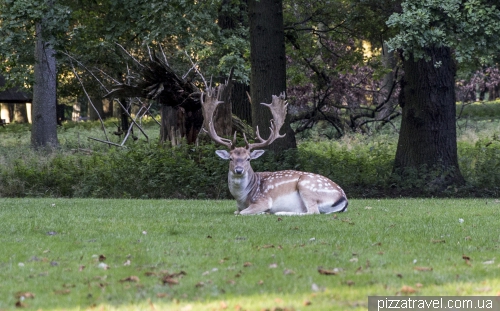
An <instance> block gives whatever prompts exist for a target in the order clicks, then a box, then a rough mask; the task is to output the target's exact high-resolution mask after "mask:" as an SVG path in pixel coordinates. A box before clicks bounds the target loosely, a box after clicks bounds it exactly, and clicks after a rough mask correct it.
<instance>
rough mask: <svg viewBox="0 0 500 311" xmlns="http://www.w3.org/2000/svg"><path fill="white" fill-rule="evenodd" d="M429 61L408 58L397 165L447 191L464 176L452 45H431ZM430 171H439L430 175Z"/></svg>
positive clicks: (434, 187) (402, 170)
mask: <svg viewBox="0 0 500 311" xmlns="http://www.w3.org/2000/svg"><path fill="white" fill-rule="evenodd" d="M427 56H428V57H429V60H428V61H426V60H424V59H420V60H417V61H415V60H414V59H413V57H412V56H409V57H407V58H406V59H404V60H403V68H404V73H405V76H404V83H403V89H402V93H401V96H400V105H401V107H402V109H403V115H402V120H401V130H400V133H399V140H398V146H397V151H396V159H395V163H394V165H395V166H394V168H395V172H396V173H402V174H405V172H406V173H408V172H413V173H415V172H417V176H415V175H413V176H414V177H418V178H421V179H424V180H426V181H427V182H428V187H429V189H428V190H442V189H444V188H446V187H447V186H449V185H452V184H462V183H463V182H464V179H463V177H462V174H461V173H460V169H459V167H458V156H457V139H456V125H455V115H456V103H455V73H456V68H455V64H454V63H453V59H452V55H451V50H450V49H449V48H429V49H427ZM430 171H434V173H436V172H438V175H433V174H429V172H430Z"/></svg>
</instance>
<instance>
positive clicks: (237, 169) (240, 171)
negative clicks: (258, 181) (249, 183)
mask: <svg viewBox="0 0 500 311" xmlns="http://www.w3.org/2000/svg"><path fill="white" fill-rule="evenodd" d="M243 171H244V170H243V167H241V166H237V167H235V168H234V172H235V173H236V174H243Z"/></svg>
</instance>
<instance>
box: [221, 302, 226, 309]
mask: <svg viewBox="0 0 500 311" xmlns="http://www.w3.org/2000/svg"><path fill="white" fill-rule="evenodd" d="M220 308H221V309H227V303H226V302H225V301H221V302H220Z"/></svg>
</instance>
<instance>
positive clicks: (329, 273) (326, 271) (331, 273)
mask: <svg viewBox="0 0 500 311" xmlns="http://www.w3.org/2000/svg"><path fill="white" fill-rule="evenodd" d="M318 272H319V274H323V275H337V274H338V273H339V271H338V270H337V269H333V270H327V269H323V268H318Z"/></svg>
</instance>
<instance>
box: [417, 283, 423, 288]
mask: <svg viewBox="0 0 500 311" xmlns="http://www.w3.org/2000/svg"><path fill="white" fill-rule="evenodd" d="M423 286H424V285H422V283H417V284H415V287H418V288H421V287H423Z"/></svg>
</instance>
